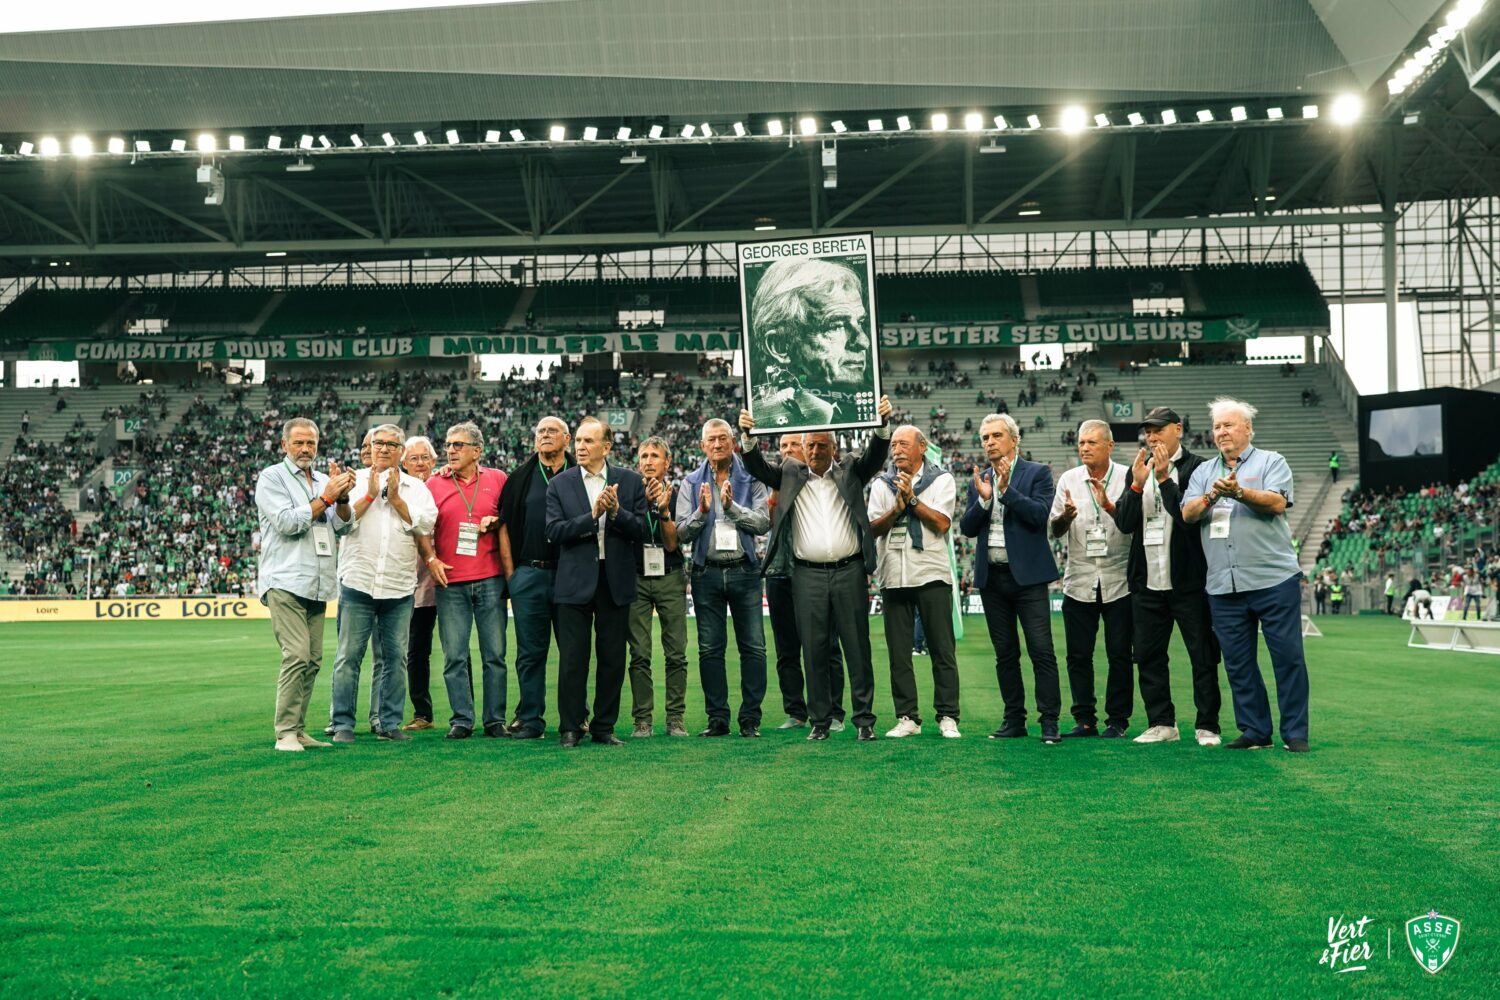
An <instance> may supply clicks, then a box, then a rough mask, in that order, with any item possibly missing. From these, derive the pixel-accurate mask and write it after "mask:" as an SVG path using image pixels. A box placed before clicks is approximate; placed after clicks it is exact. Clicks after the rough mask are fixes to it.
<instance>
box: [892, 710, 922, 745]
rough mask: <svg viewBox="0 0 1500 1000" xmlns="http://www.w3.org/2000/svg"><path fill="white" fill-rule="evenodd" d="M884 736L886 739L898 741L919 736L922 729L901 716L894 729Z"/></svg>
mask: <svg viewBox="0 0 1500 1000" xmlns="http://www.w3.org/2000/svg"><path fill="white" fill-rule="evenodd" d="M885 735H886V737H887V738H889V739H893V740H899V739H900V738H901V737H903V736H921V735H922V727H921V726H919V725H917V724H916V723H915V722H913V721H911V719H909V718H907V717H906V716H904V715H903V716H901V720H900V721H899V722H897V723H896V725H895V727H894V728H893V729H891V731H890V732H888V733H886V734H885Z"/></svg>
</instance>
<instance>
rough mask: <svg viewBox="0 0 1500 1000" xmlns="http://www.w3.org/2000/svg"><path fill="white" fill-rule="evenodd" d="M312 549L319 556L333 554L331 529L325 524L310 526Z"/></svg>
mask: <svg viewBox="0 0 1500 1000" xmlns="http://www.w3.org/2000/svg"><path fill="white" fill-rule="evenodd" d="M312 540H313V551H314V552H316V553H317V554H318V555H320V556H331V555H333V529H332V528H330V527H329V526H328V525H326V524H315V525H313V526H312Z"/></svg>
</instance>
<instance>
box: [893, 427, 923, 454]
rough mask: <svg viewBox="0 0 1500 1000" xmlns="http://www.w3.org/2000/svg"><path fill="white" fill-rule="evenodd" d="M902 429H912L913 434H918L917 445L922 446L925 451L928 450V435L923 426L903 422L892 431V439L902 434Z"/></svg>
mask: <svg viewBox="0 0 1500 1000" xmlns="http://www.w3.org/2000/svg"><path fill="white" fill-rule="evenodd" d="M902 431H911V432H912V433H913V434H915V435H916V436H917V447H918V448H921V449H922V451H923V452H924V453H925V452H926V451H927V435H926V434H923V433H922V428H920V427H918V426H917V425H916V424H902V425H901V426H900V427H897V428H896V429H895V430H893V431H891V438H892V440H894V439H895V437H896V435H897V434H900V433H901V432H902Z"/></svg>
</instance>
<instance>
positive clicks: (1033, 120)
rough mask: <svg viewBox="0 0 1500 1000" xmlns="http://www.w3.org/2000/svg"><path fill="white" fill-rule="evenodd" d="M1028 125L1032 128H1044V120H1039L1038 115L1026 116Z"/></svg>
mask: <svg viewBox="0 0 1500 1000" xmlns="http://www.w3.org/2000/svg"><path fill="white" fill-rule="evenodd" d="M1026 124H1027V126H1028V127H1030V128H1041V127H1042V120H1041V119H1040V118H1038V117H1037V116H1036V115H1027V116H1026Z"/></svg>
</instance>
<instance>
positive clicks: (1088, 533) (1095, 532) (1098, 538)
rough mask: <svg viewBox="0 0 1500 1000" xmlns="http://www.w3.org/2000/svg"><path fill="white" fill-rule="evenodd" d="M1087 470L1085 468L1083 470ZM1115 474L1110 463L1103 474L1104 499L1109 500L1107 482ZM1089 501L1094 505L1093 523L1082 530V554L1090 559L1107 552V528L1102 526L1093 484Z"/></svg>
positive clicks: (1101, 509) (1102, 514) (1102, 510)
mask: <svg viewBox="0 0 1500 1000" xmlns="http://www.w3.org/2000/svg"><path fill="white" fill-rule="evenodd" d="M1085 471H1087V470H1085ZM1114 476H1115V467H1114V464H1113V463H1111V464H1110V466H1109V471H1107V472H1106V473H1105V474H1104V499H1105V501H1106V502H1108V500H1109V483H1110V480H1111V479H1113V478H1114ZM1089 502H1091V503H1092V504H1093V505H1094V523H1093V525H1092V526H1090V527H1088V528H1085V529H1084V531H1083V551H1084V555H1086V556H1088V557H1089V558H1090V559H1097V558H1099V557H1100V556H1104V555H1108V554H1109V529H1107V528H1106V527H1105V526H1104V509H1103V508H1102V507H1100V506H1099V499H1098V498H1097V497H1095V496H1094V488H1093V486H1090V487H1089Z"/></svg>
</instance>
